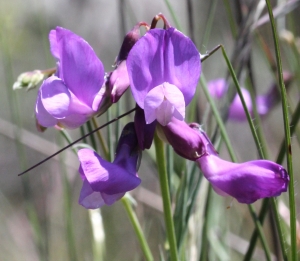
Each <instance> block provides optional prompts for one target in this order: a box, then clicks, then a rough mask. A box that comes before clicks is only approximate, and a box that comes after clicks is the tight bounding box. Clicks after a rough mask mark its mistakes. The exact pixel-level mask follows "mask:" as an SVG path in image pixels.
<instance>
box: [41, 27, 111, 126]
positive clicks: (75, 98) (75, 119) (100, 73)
mask: <svg viewBox="0 0 300 261" xmlns="http://www.w3.org/2000/svg"><path fill="white" fill-rule="evenodd" d="M49 40H50V47H51V53H52V55H53V56H54V57H55V58H56V60H57V71H56V75H55V76H51V77H49V78H48V79H46V80H45V81H44V82H43V84H42V85H41V87H40V89H39V92H38V97H37V101H36V118H37V120H38V122H39V124H40V125H42V126H44V127H51V126H54V125H60V126H62V127H67V128H77V127H79V126H80V125H82V124H83V123H85V122H86V121H88V120H89V119H90V118H91V117H92V116H93V115H95V114H97V113H100V111H101V110H102V111H103V109H107V108H108V107H109V105H110V104H109V103H110V101H109V98H107V94H106V89H107V88H106V85H105V84H104V68H103V65H102V63H101V61H100V60H99V59H98V57H97V56H96V54H95V52H94V51H93V49H92V47H91V46H90V45H89V44H88V43H87V42H86V41H85V40H84V39H82V38H81V37H79V36H78V35H76V34H74V33H73V32H71V31H69V30H67V29H64V28H61V27H57V28H56V29H55V30H51V32H50V34H49Z"/></svg>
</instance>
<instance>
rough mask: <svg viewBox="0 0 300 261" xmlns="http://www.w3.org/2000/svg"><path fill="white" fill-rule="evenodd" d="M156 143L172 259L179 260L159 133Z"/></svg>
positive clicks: (162, 145)
mask: <svg viewBox="0 0 300 261" xmlns="http://www.w3.org/2000/svg"><path fill="white" fill-rule="evenodd" d="M154 144H155V152H156V162H157V169H158V175H159V181H160V188H161V195H162V199H163V208H164V215H165V224H166V230H167V238H168V241H169V247H170V256H171V261H178V253H177V247H176V246H177V244H176V237H175V229H174V222H173V216H172V209H171V199H170V191H169V185H168V174H167V168H166V159H165V151H164V143H163V142H162V141H161V140H160V138H159V137H158V135H157V133H155V135H154Z"/></svg>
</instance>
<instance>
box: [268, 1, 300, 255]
mask: <svg viewBox="0 0 300 261" xmlns="http://www.w3.org/2000/svg"><path fill="white" fill-rule="evenodd" d="M266 4H267V9H268V13H269V17H270V22H271V27H272V33H273V40H274V46H275V53H276V63H277V72H278V79H279V86H280V91H281V101H282V114H283V122H284V132H285V148H286V159H287V169H288V173H289V176H290V185H289V208H290V229H291V259H292V260H297V235H296V231H297V228H296V204H295V203H296V202H295V191H294V173H293V163H292V148H291V134H290V126H289V116H288V103H287V97H286V89H285V86H284V82H283V75H282V64H281V55H280V48H279V44H278V34H277V29H276V25H275V21H274V16H273V12H272V7H271V4H270V1H269V0H266ZM283 251H284V249H283Z"/></svg>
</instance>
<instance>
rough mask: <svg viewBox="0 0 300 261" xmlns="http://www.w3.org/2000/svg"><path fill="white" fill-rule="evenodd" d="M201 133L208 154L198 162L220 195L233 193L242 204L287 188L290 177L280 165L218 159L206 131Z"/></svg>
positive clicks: (266, 162)
mask: <svg viewBox="0 0 300 261" xmlns="http://www.w3.org/2000/svg"><path fill="white" fill-rule="evenodd" d="M200 133H201V134H202V135H203V136H202V137H203V144H205V146H206V154H205V155H203V156H202V157H200V158H199V159H198V160H197V163H198V165H199V168H200V169H201V171H202V173H203V175H204V176H205V178H207V180H208V181H209V182H210V183H211V185H212V187H213V188H214V190H215V191H216V192H217V193H218V194H220V195H221V196H228V195H230V196H232V197H234V198H236V199H237V201H238V202H240V203H246V204H251V203H253V202H255V201H256V200H258V199H261V198H268V197H276V196H279V195H280V194H281V193H282V192H286V191H287V187H288V183H289V176H288V174H287V171H286V170H285V169H284V168H283V167H282V166H281V165H279V164H277V163H275V162H272V161H269V160H253V161H248V162H244V163H232V162H228V161H226V160H223V159H221V158H219V156H218V155H217V153H216V152H215V150H214V148H213V146H212V144H211V142H210V140H209V139H208V137H207V136H206V134H205V133H204V132H203V131H201V132H200Z"/></svg>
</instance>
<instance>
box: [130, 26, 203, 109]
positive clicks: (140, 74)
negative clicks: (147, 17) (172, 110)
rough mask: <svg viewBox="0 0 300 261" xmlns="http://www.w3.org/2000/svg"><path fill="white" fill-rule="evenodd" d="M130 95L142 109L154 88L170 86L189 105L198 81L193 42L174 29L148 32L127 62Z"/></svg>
mask: <svg viewBox="0 0 300 261" xmlns="http://www.w3.org/2000/svg"><path fill="white" fill-rule="evenodd" d="M127 70H128V74H129V79H130V84H131V90H132V94H133V96H134V99H135V101H136V102H137V104H138V105H139V106H140V107H141V108H142V109H144V99H145V97H146V95H147V93H148V92H149V91H150V90H151V89H152V88H154V87H156V86H158V85H161V84H163V83H164V82H169V83H170V84H173V85H176V86H177V87H178V88H179V90H180V91H181V92H182V93H183V96H184V100H185V104H186V105H188V104H189V102H190V101H191V99H192V97H193V95H194V93H195V90H196V86H197V83H198V80H199V77H200V71H201V63H200V55H199V52H198V51H197V49H196V47H195V45H194V44H193V42H192V41H191V40H190V39H189V38H188V37H186V36H184V35H183V34H182V33H181V32H179V31H177V30H176V29H174V28H170V29H167V30H162V29H152V30H149V31H148V32H147V33H146V34H145V35H144V36H143V37H142V38H141V39H140V40H139V41H138V42H137V43H136V44H135V45H134V46H133V48H132V49H131V51H130V53H129V55H128V58H127Z"/></svg>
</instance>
